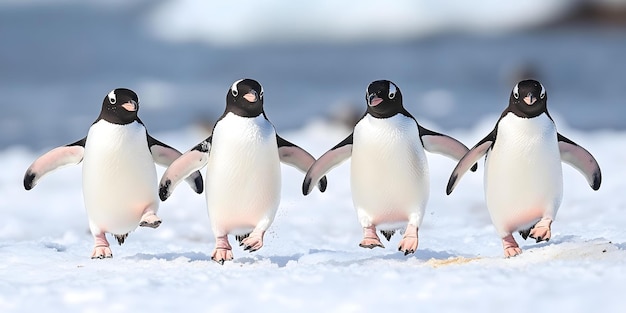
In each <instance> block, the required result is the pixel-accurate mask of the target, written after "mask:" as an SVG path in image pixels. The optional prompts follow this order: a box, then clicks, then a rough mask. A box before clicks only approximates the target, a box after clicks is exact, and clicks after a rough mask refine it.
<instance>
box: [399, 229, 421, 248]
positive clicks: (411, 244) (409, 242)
mask: <svg viewBox="0 0 626 313" xmlns="http://www.w3.org/2000/svg"><path fill="white" fill-rule="evenodd" d="M418 243H419V239H418V236H417V227H415V226H411V225H408V226H407V228H406V231H405V232H404V236H403V237H402V240H400V243H399V244H398V251H400V252H404V255H409V254H411V253H415V250H417V244H418Z"/></svg>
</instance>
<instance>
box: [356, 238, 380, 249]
mask: <svg viewBox="0 0 626 313" xmlns="http://www.w3.org/2000/svg"><path fill="white" fill-rule="evenodd" d="M359 247H361V248H368V249H374V248H376V247H381V248H385V246H383V243H382V242H380V239H378V238H363V240H361V243H359Z"/></svg>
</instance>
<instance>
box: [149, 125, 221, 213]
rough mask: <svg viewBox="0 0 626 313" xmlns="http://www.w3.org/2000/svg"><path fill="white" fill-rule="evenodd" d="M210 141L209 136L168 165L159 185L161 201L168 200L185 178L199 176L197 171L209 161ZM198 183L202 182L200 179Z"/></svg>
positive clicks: (211, 137)
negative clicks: (196, 174)
mask: <svg viewBox="0 0 626 313" xmlns="http://www.w3.org/2000/svg"><path fill="white" fill-rule="evenodd" d="M212 139H213V136H210V137H209V138H207V139H205V140H204V141H203V142H201V143H199V144H198V145H196V146H195V147H193V148H191V150H189V151H187V152H185V154H183V155H182V156H180V157H179V158H177V159H176V160H175V161H174V162H172V163H171V164H170V166H169V167H168V168H167V170H166V171H165V173H164V174H163V177H162V178H161V182H160V183H159V198H161V200H162V201H165V200H167V198H169V196H170V195H171V194H172V191H174V188H176V186H177V185H178V184H179V183H180V181H181V180H183V179H185V178H187V177H189V178H191V177H193V175H195V173H198V175H200V174H199V172H197V171H198V170H199V169H201V168H202V167H204V166H205V165H206V164H207V162H208V161H209V153H210V151H211V141H212ZM190 175H192V176H190ZM189 178H188V179H189ZM194 180H195V178H194ZM200 181H202V178H201V177H200ZM200 192H202V191H200Z"/></svg>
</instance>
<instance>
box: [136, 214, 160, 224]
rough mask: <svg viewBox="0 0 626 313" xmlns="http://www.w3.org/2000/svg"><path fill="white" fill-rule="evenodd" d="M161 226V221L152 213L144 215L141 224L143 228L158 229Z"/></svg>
mask: <svg viewBox="0 0 626 313" xmlns="http://www.w3.org/2000/svg"><path fill="white" fill-rule="evenodd" d="M160 225H161V219H160V218H159V217H158V216H157V215H156V214H154V213H152V212H149V213H146V214H144V215H143V216H142V217H141V222H139V226H141V227H150V228H157V227H159V226H160Z"/></svg>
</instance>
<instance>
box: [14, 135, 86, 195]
mask: <svg viewBox="0 0 626 313" xmlns="http://www.w3.org/2000/svg"><path fill="white" fill-rule="evenodd" d="M86 141H87V137H85V138H83V139H81V140H79V141H77V142H74V143H71V144H69V145H67V146H63V147H58V148H54V149H52V150H50V151H49V152H47V153H46V154H44V155H42V156H40V157H39V158H38V159H37V160H35V162H33V164H31V165H30V167H29V168H28V169H27V170H26V174H24V188H25V189H26V190H31V189H33V187H35V185H37V182H38V181H39V179H41V177H43V176H44V175H46V174H47V173H49V172H51V171H54V170H56V169H57V168H60V167H63V166H67V165H76V164H78V163H80V162H81V161H82V160H83V155H84V153H85V142H86Z"/></svg>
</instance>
